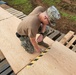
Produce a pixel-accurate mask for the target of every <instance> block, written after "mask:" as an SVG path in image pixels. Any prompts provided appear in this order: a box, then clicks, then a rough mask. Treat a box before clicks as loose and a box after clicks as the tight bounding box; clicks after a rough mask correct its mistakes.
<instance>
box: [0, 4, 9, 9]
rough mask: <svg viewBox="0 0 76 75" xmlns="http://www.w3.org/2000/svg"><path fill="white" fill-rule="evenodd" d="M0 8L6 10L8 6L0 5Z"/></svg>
mask: <svg viewBox="0 0 76 75" xmlns="http://www.w3.org/2000/svg"><path fill="white" fill-rule="evenodd" d="M0 7H2V8H3V9H8V8H10V6H8V5H6V4H1V5H0Z"/></svg>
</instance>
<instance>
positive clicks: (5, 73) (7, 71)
mask: <svg viewBox="0 0 76 75" xmlns="http://www.w3.org/2000/svg"><path fill="white" fill-rule="evenodd" d="M11 71H12V69H11V68H10V67H9V68H8V69H7V70H5V71H4V72H3V73H1V75H9V73H10V72H11Z"/></svg>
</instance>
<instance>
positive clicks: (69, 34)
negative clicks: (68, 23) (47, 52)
mask: <svg viewBox="0 0 76 75" xmlns="http://www.w3.org/2000/svg"><path fill="white" fill-rule="evenodd" d="M73 35H74V32H73V31H69V32H68V33H67V34H66V35H65V36H64V37H63V38H62V39H61V40H60V43H62V44H65V43H66V42H67V41H68V40H70V39H71V38H72V36H73Z"/></svg>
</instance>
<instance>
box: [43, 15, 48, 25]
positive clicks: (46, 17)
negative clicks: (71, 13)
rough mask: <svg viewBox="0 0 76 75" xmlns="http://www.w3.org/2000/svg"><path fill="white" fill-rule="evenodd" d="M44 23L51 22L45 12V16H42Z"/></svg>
mask: <svg viewBox="0 0 76 75" xmlns="http://www.w3.org/2000/svg"><path fill="white" fill-rule="evenodd" d="M42 23H43V24H45V25H48V24H49V19H48V16H47V15H45V14H43V16H42Z"/></svg>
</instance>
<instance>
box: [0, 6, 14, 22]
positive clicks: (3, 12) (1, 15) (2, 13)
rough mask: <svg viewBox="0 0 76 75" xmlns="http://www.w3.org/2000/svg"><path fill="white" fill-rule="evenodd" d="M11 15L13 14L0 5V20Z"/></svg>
mask: <svg viewBox="0 0 76 75" xmlns="http://www.w3.org/2000/svg"><path fill="white" fill-rule="evenodd" d="M12 16H13V15H12V14H10V13H8V12H7V11H6V10H4V9H3V8H1V7H0V21H1V20H4V19H7V18H10V17H12Z"/></svg>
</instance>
